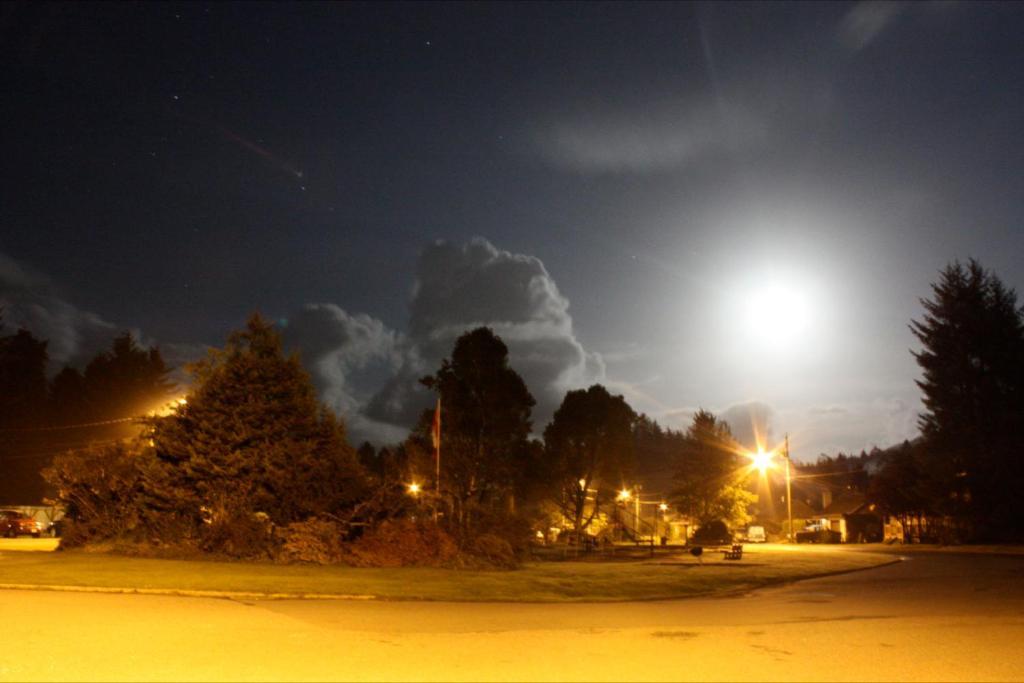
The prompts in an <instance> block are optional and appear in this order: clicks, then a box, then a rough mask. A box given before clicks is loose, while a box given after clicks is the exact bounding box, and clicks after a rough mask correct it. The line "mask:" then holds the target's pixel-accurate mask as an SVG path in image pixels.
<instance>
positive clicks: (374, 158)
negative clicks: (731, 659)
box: [0, 2, 1024, 455]
mask: <svg viewBox="0 0 1024 683" xmlns="http://www.w3.org/2000/svg"><path fill="white" fill-rule="evenodd" d="M1021 35H1024V11H1022V10H1021V8H1020V7H1019V6H1018V5H1016V4H1014V3H1004V4H983V3H911V4H898V3H894V4H883V3H872V2H867V3H830V4H811V3H795V4H769V3H757V4H738V3H736V4H733V3H722V4H662V3H659V4H650V5H644V4H635V3H630V4H623V5H616V4H595V3H579V4H553V3H550V4H533V3H530V4H522V5H517V4H507V3H503V4H458V5H444V4H435V3H423V4H419V3H416V4H408V5H401V4H396V5H382V4H372V5H359V4H351V3H346V4H312V3H293V4H235V5H232V4H225V3H211V4H203V3H189V4H183V5H172V4H155V3H137V4H123V5H122V4H117V5H114V4H100V5H89V4H83V3H76V4H69V5H56V4H48V5H41V4H34V5H29V4H18V5H15V4H9V5H5V6H4V7H3V8H2V9H0V40H2V46H3V47H2V57H3V63H4V64H5V68H4V73H3V75H2V76H0V78H2V82H3V92H4V93H5V95H4V96H3V97H2V98H0V118H2V120H3V121H4V126H3V133H2V134H3V141H4V144H3V154H2V155H0V173H2V185H0V186H2V187H3V191H2V196H3V201H2V202H0V256H4V257H6V261H4V262H0V265H3V266H4V268H5V269H6V270H7V271H9V272H7V273H6V278H7V280H6V282H5V287H6V290H7V291H6V292H0V294H4V296H5V297H6V298H5V299H4V300H5V301H6V305H7V307H8V309H10V310H9V312H8V316H9V317H11V316H13V318H17V319H12V320H9V321H8V322H9V323H10V324H14V323H19V322H20V323H25V324H28V323H30V322H35V323H36V324H37V325H38V326H42V327H43V328H44V330H45V331H46V332H47V333H48V334H49V335H50V336H55V335H56V334H57V332H55V331H54V329H53V326H59V325H61V324H63V325H70V326H74V325H83V324H85V323H82V322H81V320H82V317H83V316H85V317H86V318H88V314H94V315H95V317H96V318H97V319H99V320H101V321H103V322H104V323H109V324H111V325H112V326H114V327H121V328H132V329H139V330H141V331H142V332H143V333H144V334H145V335H147V337H148V338H149V339H152V340H158V341H160V342H161V343H164V344H171V343H180V344H198V343H213V344H216V343H220V341H221V340H222V339H223V337H224V336H225V334H226V333H227V332H228V331H229V330H230V329H232V328H234V327H237V326H238V325H239V324H240V322H241V321H242V320H243V319H244V317H245V316H246V315H247V314H248V313H249V312H250V311H252V310H254V309H260V310H262V311H264V312H265V313H267V314H269V315H271V316H273V317H275V318H284V319H288V320H291V319H293V318H295V317H296V316H298V317H299V318H301V317H302V316H301V315H299V313H300V311H301V310H302V307H303V305H305V304H308V303H314V302H319V303H330V304H334V305H335V306H336V308H337V309H338V310H339V311H341V312H342V313H344V315H343V316H341V317H339V315H338V314H335V313H332V314H331V315H332V316H333V317H332V320H333V323H332V324H334V325H336V326H337V325H340V326H341V328H342V332H338V333H337V334H336V335H333V336H332V333H329V332H328V331H325V329H324V328H323V327H317V326H315V325H311V327H310V329H315V330H318V331H317V332H315V334H314V333H313V332H309V333H308V334H305V333H300V332H301V331H300V332H295V333H294V339H295V343H297V344H298V345H299V346H302V347H303V348H306V349H311V348H312V347H316V348H317V349H320V350H321V352H322V353H324V354H326V355H324V357H323V363H325V364H327V365H331V364H332V363H333V364H334V365H332V366H331V368H328V367H326V365H325V366H324V367H322V368H320V371H321V375H322V376H319V377H320V383H321V387H322V388H323V389H324V390H325V392H326V394H328V395H330V391H331V388H332V387H333V388H334V389H337V391H338V392H340V395H341V396H343V398H336V400H335V404H336V405H337V406H338V407H339V410H342V412H344V413H346V415H348V416H349V417H350V419H351V420H353V421H355V422H358V421H360V420H362V419H363V418H365V419H366V420H367V423H366V424H367V425H368V426H367V427H366V430H367V432H368V433H369V432H370V431H372V429H373V425H375V424H377V425H379V424H381V423H390V424H396V425H397V424H400V419H399V417H398V416H397V413H396V414H391V415H385V414H383V413H380V411H378V413H379V414H369V413H373V410H372V409H367V408H365V405H367V404H372V403H373V402H374V400H376V401H377V403H378V404H379V403H381V402H382V401H383V400H384V398H387V397H388V396H391V397H392V398H393V395H392V394H393V393H394V392H392V393H390V394H389V393H388V392H387V391H385V392H384V394H380V393H379V392H378V391H377V390H376V389H374V388H373V387H372V386H371V385H374V384H376V383H383V382H384V381H385V380H386V379H387V378H388V377H391V378H392V384H394V383H395V382H396V381H398V380H395V379H394V378H395V377H398V378H401V377H402V376H403V372H406V373H414V372H415V371H416V369H417V368H422V367H426V366H428V365H429V364H430V363H431V362H434V361H436V358H434V356H436V355H437V354H438V353H443V352H442V351H439V350H438V349H434V348H432V347H431V344H430V343H428V341H427V340H428V339H435V340H436V339H438V338H443V339H445V340H448V341H450V336H451V330H450V329H449V328H454V327H457V326H458V325H460V324H472V323H491V324H496V323H508V324H509V325H511V326H510V327H507V334H509V335H512V336H514V337H516V338H517V339H518V343H519V344H520V346H519V347H517V349H518V351H516V353H519V354H521V357H522V358H523V359H524V360H523V362H524V363H526V362H528V361H527V360H525V359H527V358H532V359H533V360H534V361H537V362H538V363H539V365H540V366H544V367H545V368H546V370H545V371H544V372H541V371H540V370H537V373H538V374H537V379H536V382H538V383H542V384H545V386H543V387H531V388H533V389H534V392H535V393H544V391H546V390H550V393H551V394H552V396H555V395H556V394H557V392H556V391H555V389H558V390H561V389H564V388H565V387H568V386H572V385H574V384H580V383H586V382H589V381H605V382H607V383H608V384H610V385H612V386H613V387H614V388H616V389H618V390H619V391H622V392H624V393H625V394H626V395H627V398H628V399H629V400H630V401H631V402H632V403H633V404H634V405H636V406H637V407H638V408H639V409H641V410H645V411H647V412H649V413H650V414H652V415H653V416H655V417H657V418H659V419H661V420H663V421H665V422H667V423H669V424H673V425H674V426H678V425H680V424H682V423H684V422H685V419H686V415H687V414H688V412H689V411H692V410H693V409H694V408H695V407H697V406H704V407H708V408H711V409H714V410H717V411H726V412H728V411H729V410H730V408H733V409H737V410H738V409H739V408H740V407H742V406H743V405H745V404H748V403H750V402H757V403H761V404H764V405H765V406H766V407H767V411H768V412H769V413H770V414H771V415H772V419H771V421H772V423H773V431H774V432H775V436H776V437H777V436H779V434H778V433H779V432H781V431H782V430H789V431H791V432H793V433H794V435H795V437H796V442H797V443H798V444H800V445H802V446H803V447H804V448H805V449H806V450H807V451H809V452H811V453H813V452H816V451H820V450H834V449H836V448H845V449H859V448H861V447H865V446H866V447H870V446H871V445H872V444H876V443H877V444H878V445H887V442H890V441H892V440H894V439H899V438H903V437H904V436H909V435H912V433H913V429H914V427H913V425H914V419H913V418H914V413H915V411H916V410H917V409H918V408H917V404H916V401H917V390H916V388H915V387H914V385H913V379H914V377H915V372H916V370H915V368H914V365H913V361H912V359H911V357H910V354H909V352H908V348H910V347H911V346H912V345H913V343H914V342H913V339H912V338H911V336H910V335H909V332H908V331H907V329H906V324H907V322H908V321H909V319H910V318H911V317H913V316H917V315H919V311H920V309H919V306H918V304H917V298H918V297H920V296H925V295H927V294H928V283H929V282H930V281H932V280H934V279H935V275H936V272H937V271H938V269H940V268H941V267H942V266H944V265H945V264H946V263H947V262H949V261H950V260H952V259H955V258H961V259H963V258H967V257H969V256H975V257H978V258H980V259H981V260H982V262H983V263H984V264H985V265H986V266H988V267H990V268H992V269H994V270H995V271H996V272H997V273H998V274H999V275H1000V276H1001V277H1002V278H1003V279H1004V280H1005V281H1006V282H1007V283H1008V284H1010V285H1011V286H1015V287H1017V288H1018V289H1019V288H1020V287H1021V286H1022V284H1024V265H1022V261H1021V259H1020V254H1021V253H1024V232H1022V223H1021V217H1022V215H1024V192H1022V190H1024V173H1022V171H1024V136H1021V135H1020V133H1019V131H1020V130H1024V41H1022V40H1021V38H1020V36H1021ZM474 237H481V238H484V239H485V240H487V241H488V242H489V243H490V244H491V245H493V251H494V253H493V254H492V253H491V252H487V251H486V250H485V251H483V252H473V250H472V248H470V247H468V246H465V245H467V244H468V243H469V241H470V240H471V239H473V238H474ZM435 240H446V241H447V242H449V243H451V245H453V248H455V247H458V248H461V249H462V252H460V253H456V251H458V249H456V251H453V252H450V253H449V252H437V253H435V252H432V251H431V249H428V247H429V246H430V245H431V244H432V243H433V242H434V241H435ZM425 250H426V251H425ZM467 250H469V251H467ZM471 252H472V253H471ZM474 254H476V255H474ZM526 257H531V258H532V259H533V260H530V261H529V263H530V264H532V265H524V264H525V263H526V262H525V261H523V259H525V258H526ZM446 259H447V260H446ZM453 259H454V260H453ZM517 259H518V260H517ZM527 260H529V259H527ZM456 262H457V264H459V265H458V268H456V265H453V264H456ZM431 264H432V265H431ZM495 264H497V265H495ZM515 264H518V267H520V270H516V265H515ZM538 264H542V265H538ZM429 268H437V269H439V270H440V271H443V272H444V273H455V272H460V273H464V274H465V276H464V277H463V279H462V280H459V282H460V283H461V284H460V285H459V286H458V287H456V286H455V285H453V284H452V282H451V281H447V280H444V279H443V278H441V279H437V278H435V279H433V280H432V279H431V278H430V277H428V275H429V273H427V274H425V270H424V269H429ZM459 268H461V269H462V270H459ZM484 270H486V273H487V275H486V276H483V275H480V276H479V277H482V278H483V280H478V279H475V278H477V277H478V276H477V273H479V272H483V271H484ZM15 271H17V272H15ZM513 271H514V272H513ZM12 273H14V274H12ZM26 273H29V274H31V277H28V276H26V275H25V274H26ZM529 273H532V275H529ZM453 277H454V276H453ZM502 278H505V280H503V279H502ZM536 278H540V279H539V280H538V279H536ZM417 282H419V286H418V287H417V288H416V290H415V294H414V293H413V292H414V285H415V284H416V283H417ZM481 282H486V285H484V284H481ZM503 282H504V283H505V285H502V283H503ZM12 283H13V284H12ZM425 283H426V284H425ZM430 283H433V284H430ZM467 283H469V284H467ZM530 283H533V284H530ZM537 283H542V284H543V287H542V288H546V289H545V291H548V292H549V294H550V296H547V295H545V296H546V298H545V296H541V295H538V294H537V291H536V288H537V287H541V285H539V284H537ZM428 285H429V286H428ZM556 285H557V288H556V289H552V288H554V287H555V286H556ZM503 286H507V287H508V288H510V289H508V290H507V291H506V290H503V289H502V287H503ZM431 287H434V288H435V289H431ZM460 287H461V289H460ZM531 287H532V288H533V289H531ZM40 291H42V292H43V293H40ZM452 292H462V294H459V295H454V294H452ZM510 292H513V293H510ZM518 295H522V296H523V297H524V299H523V301H524V303H523V305H522V306H519V307H518V308H515V307H514V308H515V310H514V311H513V310H511V309H510V310H509V311H504V312H502V313H501V315H498V313H497V312H498V311H502V310H503V309H502V305H503V303H507V302H508V300H509V299H510V297H511V298H514V297H515V296H518ZM19 297H20V299H19ZM33 297H35V298H33ZM40 297H42V298H40ZM460 297H461V298H460ZM489 297H492V298H489ZM538 297H539V298H538ZM18 301H21V302H22V304H21V305H20V306H21V307H20V308H19V307H18V305H16V304H17V302H18ZM25 301H34V302H35V303H36V307H37V308H40V307H43V308H45V307H46V306H51V307H52V306H64V307H65V308H64V309H61V310H64V311H65V313H66V312H67V310H73V311H75V315H70V314H68V315H64V316H63V317H62V316H55V315H50V316H49V317H45V316H43V317H44V318H45V319H46V321H48V322H47V324H49V325H50V327H46V326H45V325H44V324H43V323H40V322H39V320H41V319H42V318H40V315H39V314H38V311H36V312H35V313H25V312H23V311H24V310H27V308H26V307H27V304H25V303H24V302H25ZM40 302H42V303H40ZM55 302H56V303H55ZM430 302H433V303H430ZM565 302H567V304H568V309H567V311H561V312H560V313H559V312H556V313H551V311H552V310H554V309H559V310H561V308H560V307H562V308H564V306H562V304H563V303H565ZM752 302H753V303H752ZM428 304H430V305H428ZM751 305H753V306H754V307H755V308H757V310H752V309H751ZM430 306H435V308H433V309H432V308H430ZM442 309H443V310H444V311H445V316H447V317H445V316H440V317H439V315H437V314H431V313H430V311H431V310H434V311H435V312H436V310H442ZM331 310H332V311H333V310H334V309H331ZM491 311H493V312H494V313H493V314H492V313H490V312H491ZM360 313H363V314H366V316H365V318H366V319H367V320H370V323H368V324H369V325H370V327H372V328H373V330H375V331H374V332H373V333H372V334H369V333H368V334H369V336H367V337H365V339H363V342H362V344H363V346H362V347H359V348H360V349H361V350H360V351H356V350H354V349H355V348H356V347H355V346H353V341H352V339H354V337H353V334H352V329H351V325H352V324H353V323H352V321H351V319H350V318H351V317H352V316H355V315H357V314H360ZM79 314H81V315H79ZM18 316H21V318H18ZM32 316H35V317H32ZM76 316H77V317H76ZM307 317H308V316H307ZM339 320H340V322H339ZM55 321H56V322H55ZM442 323H443V324H442ZM432 325H433V326H435V327H431V326H432ZM442 328H443V329H442ZM104 329H105V328H104ZM367 329H369V328H367ZM538 329H542V330H546V331H542V332H538ZM556 329H557V330H558V332H554V331H552V330H556ZM439 330H440V331H439ZM378 334H382V335H384V338H386V340H385V341H383V342H382V341H380V339H379V338H378V337H376V336H374V335H378ZM310 335H313V336H315V339H311V338H310ZM389 335H390V336H389ZM72 336H73V335H72ZM87 337H89V335H88V334H85V333H82V334H79V335H78V337H76V338H81V339H85V338H87ZM327 338H330V339H335V343H336V344H337V345H338V346H337V347H335V348H342V347H344V348H345V349H346V350H345V351H344V352H341V353H340V355H339V354H338V353H336V354H334V355H331V354H330V353H328V352H327V350H326V349H327V347H328V346H329V345H325V343H324V342H323V340H324V339H327ZM374 340H376V341H374ZM387 340H390V341H387ZM552 340H555V341H557V344H556V346H557V347H558V349H559V350H556V351H551V343H552ZM69 343H71V342H69ZM446 343H447V342H446ZM531 343H535V345H534V346H530V344H531ZM381 344H383V346H381ZM559 344H560V346H559ZM566 345H568V346H566ZM357 346H358V345H357ZM370 347H372V349H370ZM384 347H386V348H384ZM428 347H431V348H428ZM569 347H572V349H573V351H572V353H567V352H566V349H567V348H569ZM367 349H370V350H367ZM514 350H515V349H514ZM360 353H361V354H362V355H360ZM516 353H514V354H513V355H514V360H515V356H516ZM311 354H312V352H310V354H307V355H311ZM367 354H368V355H367ZM544 354H549V355H548V356H545V355H544ZM69 357H70V356H69ZM368 357H372V358H373V359H375V360H373V361H372V362H371V361H368V360H366V358H368ZM339 359H340V360H339ZM538 359H539V360H538ZM567 359H568V360H567ZM587 359H589V360H587ZM307 360H309V359H308V358H307ZM588 363H589V365H588ZM339 364H340V365H339ZM377 366H380V367H377ZM545 372H546V373H547V374H544V373H545ZM359 373H363V375H365V376H363V377H362V379H361V380H360V381H361V382H362V383H363V386H361V387H360V388H359V389H358V390H354V389H353V388H352V378H353V377H354V376H355V375H356V374H359ZM314 374H315V375H316V374H317V370H316V369H315V368H314ZM399 383H400V382H399ZM542 403H543V401H542ZM367 411H369V413H368V412H367ZM733 412H734V413H735V410H734V411H733ZM541 419H542V420H543V419H546V417H542V418H541ZM734 426H735V425H734ZM805 455H806V454H805Z"/></svg>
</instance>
